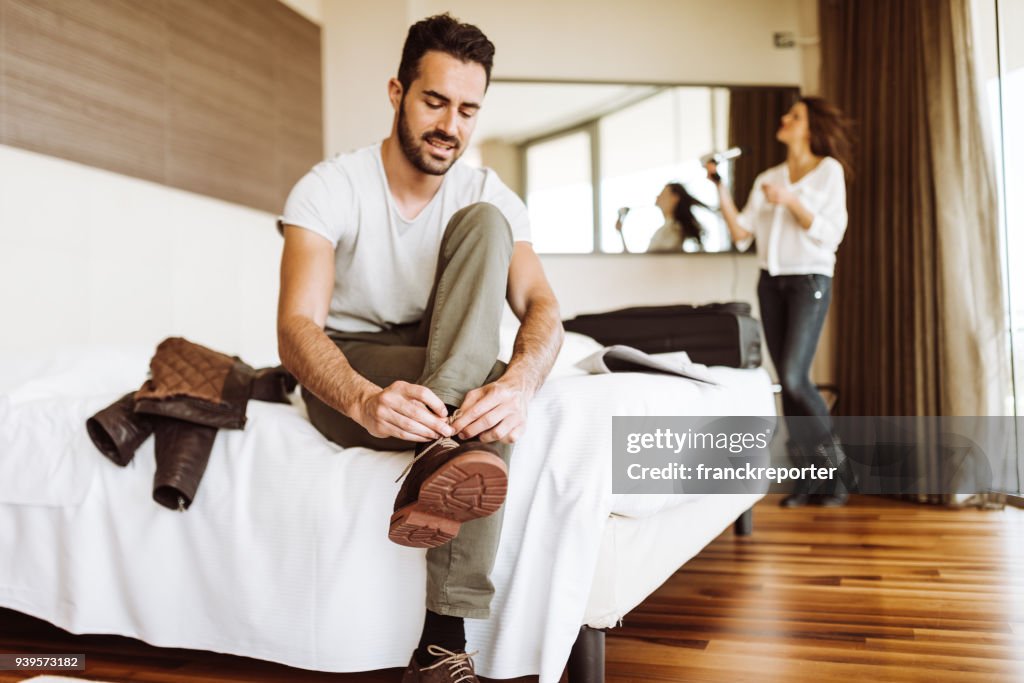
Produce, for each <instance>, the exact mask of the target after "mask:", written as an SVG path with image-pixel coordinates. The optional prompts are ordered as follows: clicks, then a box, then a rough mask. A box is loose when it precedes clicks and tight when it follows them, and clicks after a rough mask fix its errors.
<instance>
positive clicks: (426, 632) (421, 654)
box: [415, 610, 466, 666]
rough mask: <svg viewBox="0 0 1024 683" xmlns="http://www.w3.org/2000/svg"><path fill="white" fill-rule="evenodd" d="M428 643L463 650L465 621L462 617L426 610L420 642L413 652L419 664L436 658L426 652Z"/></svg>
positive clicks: (453, 649) (454, 650) (464, 648)
mask: <svg viewBox="0 0 1024 683" xmlns="http://www.w3.org/2000/svg"><path fill="white" fill-rule="evenodd" d="M428 645H437V646H439V647H443V648H444V649H446V650H448V651H450V652H464V651H465V650H466V622H465V621H464V620H463V619H462V617H450V616H447V615H445V614H437V613H436V612H431V611H430V610H427V618H426V620H425V621H424V622H423V635H421V636H420V644H419V647H417V648H416V653H415V657H416V663H417V664H419V665H420V666H427V665H428V664H432V663H433V662H434V661H435V660H437V659H438V658H437V657H436V656H434V655H432V654H429V653H428V652H427V646H428Z"/></svg>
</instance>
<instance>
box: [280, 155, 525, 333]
mask: <svg viewBox="0 0 1024 683" xmlns="http://www.w3.org/2000/svg"><path fill="white" fill-rule="evenodd" d="M380 152H381V145H380V143H379V142H378V143H376V144H374V145H370V146H369V147H363V148H362V149H358V150H356V151H354V152H350V153H348V154H340V155H338V156H336V157H334V158H333V159H328V160H326V161H322V162H320V163H319V164H317V165H316V166H314V167H313V170H311V171H310V172H309V173H307V174H306V175H305V176H303V178H302V179H301V180H300V181H299V182H298V183H296V185H295V187H294V188H292V191H291V194H289V195H288V201H287V202H286V203H285V207H284V214H283V215H282V216H281V217H280V219H279V220H278V225H279V226H280V225H294V226H297V227H300V228H305V229H306V230H310V231H312V232H315V233H317V234H318V235H322V236H323V237H324V238H325V239H327V240H328V241H329V242H330V243H331V245H332V246H334V259H335V260H334V293H333V294H332V296H331V305H330V309H329V311H328V316H327V327H328V328H329V329H334V330H339V331H344V332H378V331H380V330H384V329H388V328H390V327H392V326H394V325H401V324H405V323H411V322H416V321H418V320H420V319H421V318H422V317H423V313H424V311H425V310H426V306H427V299H428V298H429V296H430V290H431V288H432V287H433V284H434V273H435V270H436V268H437V257H438V252H439V250H440V248H441V238H442V237H443V236H444V231H445V227H446V226H447V225H448V221H449V220H451V217H452V216H453V215H454V214H455V212H456V211H458V210H459V209H462V208H465V207H466V206H469V205H470V204H475V203H477V202H488V203H490V204H493V205H495V206H496V207H497V208H498V209H499V210H500V211H501V213H502V214H503V215H504V216H505V219H506V220H507V221H508V223H509V226H510V227H511V230H512V239H513V240H514V241H529V240H530V224H529V220H528V218H527V212H526V205H525V204H523V201H522V200H521V199H520V198H519V197H518V196H516V194H515V193H514V192H512V190H510V189H509V188H508V187H507V186H506V185H505V184H504V183H503V182H501V179H499V178H498V175H497V174H496V173H495V172H494V171H492V170H490V169H476V168H472V167H470V166H467V165H466V164H463V163H462V162H461V161H456V162H455V164H453V165H452V167H451V168H450V169H449V170H448V172H447V173H446V174H445V175H444V178H443V179H442V181H441V187H440V189H438V191H437V194H435V195H434V198H433V199H431V200H430V203H429V204H427V206H426V207H424V209H423V210H422V211H421V212H420V214H419V215H418V216H416V217H415V218H413V219H412V220H407V219H405V218H404V217H403V216H402V215H401V214H400V213H399V211H398V208H397V206H396V205H395V201H394V198H393V197H392V196H391V190H390V189H389V187H388V182H387V176H386V175H385V174H384V164H383V162H382V160H381V155H380Z"/></svg>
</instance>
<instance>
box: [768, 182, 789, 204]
mask: <svg viewBox="0 0 1024 683" xmlns="http://www.w3.org/2000/svg"><path fill="white" fill-rule="evenodd" d="M761 189H762V190H764V198H765V200H766V201H767V202H768V203H769V204H781V205H782V206H786V207H788V206H789V205H790V204H791V203H792V201H793V200H794V199H796V195H794V194H793V193H792V192H790V191H789V190H787V189H786V188H785V187H784V186H782V185H779V184H777V183H762V184H761Z"/></svg>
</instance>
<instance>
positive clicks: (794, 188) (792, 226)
mask: <svg viewBox="0 0 1024 683" xmlns="http://www.w3.org/2000/svg"><path fill="white" fill-rule="evenodd" d="M764 183H774V184H778V185H782V186H784V187H786V188H787V189H789V191H790V192H792V193H794V194H795V195H796V196H797V197H798V198H799V200H800V203H801V204H803V205H804V206H805V207H806V208H807V210H808V211H810V212H811V213H812V214H813V215H814V222H813V223H811V227H810V228H809V229H807V230H805V229H804V228H803V227H802V226H801V225H800V222H799V221H797V219H796V216H794V215H793V212H792V211H790V210H789V209H787V208H786V207H784V206H781V205H779V204H769V203H768V201H767V200H766V199H765V196H764V190H763V189H762V186H763V185H764ZM846 222H847V214H846V178H845V176H844V174H843V166H842V164H840V163H839V162H838V161H837V160H836V159H834V158H832V157H825V158H824V159H822V160H821V162H820V163H819V164H818V165H817V166H816V167H815V168H814V170H813V171H811V172H810V173H808V174H807V175H805V176H804V177H803V178H801V179H800V180H798V181H797V182H795V183H791V182H789V167H788V166H787V165H786V164H785V162H783V163H782V164H779V165H778V166H773V167H772V168H769V169H768V170H767V171H765V172H764V173H762V174H761V175H759V176H757V179H756V180H755V181H754V187H753V189H751V190H750V197H749V199H747V205H746V206H744V207H743V211H742V212H740V215H739V224H740V226H741V227H742V228H743V229H744V230H746V231H748V232H750V233H752V234H753V237H752V238H748V239H746V240H742V241H741V242H737V243H736V247H737V248H738V249H739V250H740V251H746V250H747V249H749V248H750V243H751V241H753V239H754V238H756V239H757V259H758V262H759V263H760V265H761V268H763V269H764V270H767V271H768V273H769V274H770V275H804V274H808V273H817V274H820V275H828V276H829V277H831V276H832V274H833V272H834V271H835V265H836V249H838V248H839V243H840V242H842V241H843V235H844V234H845V233H846Z"/></svg>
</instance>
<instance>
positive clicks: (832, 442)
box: [810, 434, 857, 507]
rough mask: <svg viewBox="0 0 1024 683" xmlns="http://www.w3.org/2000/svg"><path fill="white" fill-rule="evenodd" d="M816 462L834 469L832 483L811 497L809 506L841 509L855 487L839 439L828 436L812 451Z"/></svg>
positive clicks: (855, 483)
mask: <svg viewBox="0 0 1024 683" xmlns="http://www.w3.org/2000/svg"><path fill="white" fill-rule="evenodd" d="M814 452H815V455H816V456H817V460H818V462H819V463H820V465H821V466H822V467H830V468H835V474H834V476H833V478H832V481H831V482H829V483H828V484H826V486H825V487H824V489H825V490H823V491H821V492H819V493H818V494H816V495H813V496H811V500H810V503H811V505H817V506H820V507H842V506H843V505H846V501H847V500H848V499H849V497H850V494H849V492H850V489H851V488H855V487H856V485H857V481H856V477H855V476H854V474H853V470H852V469H851V467H850V459H849V458H847V457H846V453H845V452H844V451H843V446H842V444H841V443H840V442H839V437H838V436H836V435H835V434H830V435H829V437H828V438H827V439H825V440H824V441H822V442H821V443H819V444H818V445H817V446H816V447H815V449H814Z"/></svg>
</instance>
